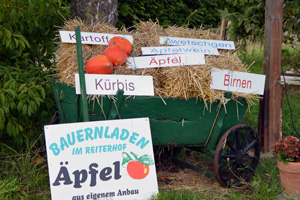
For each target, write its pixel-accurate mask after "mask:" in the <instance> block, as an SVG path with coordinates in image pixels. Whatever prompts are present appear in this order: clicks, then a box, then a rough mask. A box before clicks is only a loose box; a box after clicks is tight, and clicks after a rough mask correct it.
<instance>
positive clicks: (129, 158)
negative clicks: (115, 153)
mask: <svg viewBox="0 0 300 200" xmlns="http://www.w3.org/2000/svg"><path fill="white" fill-rule="evenodd" d="M130 154H131V155H132V156H130V155H129V154H128V153H126V152H123V153H122V157H123V160H122V165H125V164H126V163H128V162H130V161H139V162H141V163H142V164H144V165H148V166H150V165H154V161H153V159H152V158H151V156H150V155H148V154H145V155H142V156H140V157H138V155H137V154H136V153H133V152H130ZM132 157H133V158H134V159H132Z"/></svg>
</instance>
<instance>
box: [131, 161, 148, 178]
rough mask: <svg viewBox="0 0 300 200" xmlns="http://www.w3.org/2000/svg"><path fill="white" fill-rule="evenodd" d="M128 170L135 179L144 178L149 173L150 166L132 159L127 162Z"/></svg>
mask: <svg viewBox="0 0 300 200" xmlns="http://www.w3.org/2000/svg"><path fill="white" fill-rule="evenodd" d="M127 172H128V174H129V176H130V177H131V178H133V179H144V178H145V177H146V176H147V175H148V174H149V166H148V165H144V164H143V163H141V162H140V161H130V162H129V163H128V164H127Z"/></svg>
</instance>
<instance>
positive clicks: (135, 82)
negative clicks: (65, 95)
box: [75, 74, 154, 96]
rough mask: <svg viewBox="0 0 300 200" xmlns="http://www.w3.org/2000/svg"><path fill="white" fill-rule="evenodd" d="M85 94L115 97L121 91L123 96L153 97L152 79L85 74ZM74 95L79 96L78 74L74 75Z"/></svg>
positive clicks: (150, 77)
mask: <svg viewBox="0 0 300 200" xmlns="http://www.w3.org/2000/svg"><path fill="white" fill-rule="evenodd" d="M85 86H86V93H87V94H92V95H93V94H100V95H115V94H116V93H117V91H118V90H123V91H124V95H134V96H154V87H153V77H152V76H140V75H108V74H106V75H104V74H85ZM75 88H76V94H80V93H81V92H80V80H79V74H75Z"/></svg>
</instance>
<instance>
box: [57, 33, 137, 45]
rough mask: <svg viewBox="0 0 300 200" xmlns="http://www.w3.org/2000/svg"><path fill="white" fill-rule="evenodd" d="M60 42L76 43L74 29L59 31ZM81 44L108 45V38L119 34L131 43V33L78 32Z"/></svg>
mask: <svg viewBox="0 0 300 200" xmlns="http://www.w3.org/2000/svg"><path fill="white" fill-rule="evenodd" d="M59 35H60V38H61V42H63V43H73V44H74V43H76V34H75V31H59ZM80 35H81V43H82V44H92V45H108V43H109V40H110V39H111V38H113V37H115V36H121V37H124V38H126V39H128V40H129V41H130V43H131V44H132V43H133V37H132V35H122V34H110V33H94V32H80Z"/></svg>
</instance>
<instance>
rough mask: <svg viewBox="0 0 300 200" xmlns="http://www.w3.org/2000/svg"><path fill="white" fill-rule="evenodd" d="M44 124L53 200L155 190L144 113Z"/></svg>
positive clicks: (138, 195) (143, 195)
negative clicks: (121, 117) (114, 117)
mask: <svg viewBox="0 0 300 200" xmlns="http://www.w3.org/2000/svg"><path fill="white" fill-rule="evenodd" d="M44 128H45V138H46V148H47V158H48V169H49V177H50V187H51V197H52V200H62V199H63V200H78V199H81V200H83V199H91V200H96V199H97V200H100V199H103V200H104V199H122V200H123V199H130V200H133V199H149V198H151V196H152V195H156V194H157V193H158V185H157V178H156V169H155V164H154V155H153V148H152V139H151V133H150V125H149V119H148V118H137V119H127V120H107V121H95V122H81V123H69V124H58V125H47V126H45V127H44Z"/></svg>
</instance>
